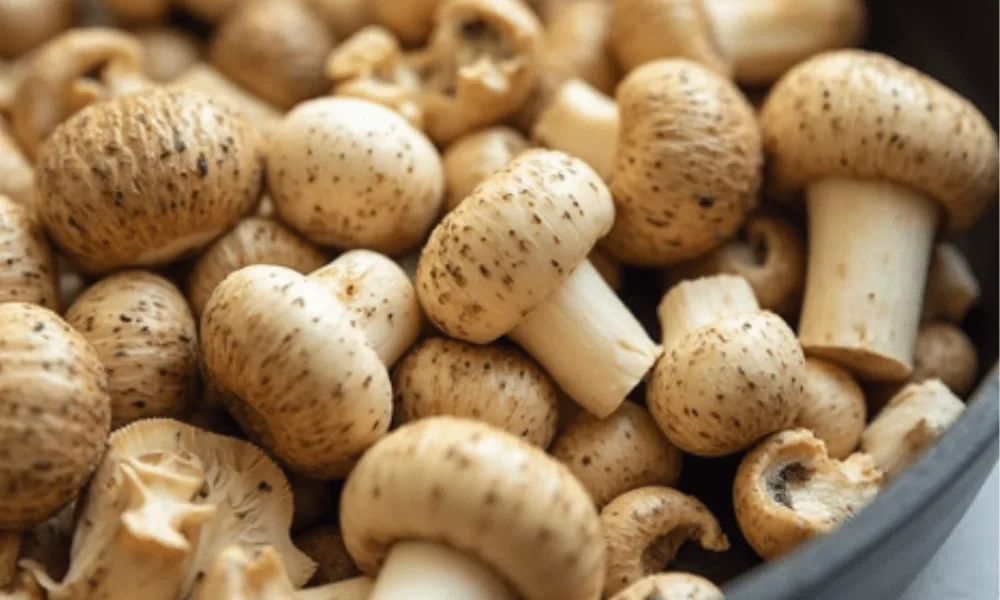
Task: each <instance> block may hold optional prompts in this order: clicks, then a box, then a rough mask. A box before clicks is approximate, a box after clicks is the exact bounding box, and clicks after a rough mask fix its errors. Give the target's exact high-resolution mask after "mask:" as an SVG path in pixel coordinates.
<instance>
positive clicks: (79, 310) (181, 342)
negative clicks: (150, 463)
mask: <svg viewBox="0 0 1000 600" xmlns="http://www.w3.org/2000/svg"><path fill="white" fill-rule="evenodd" d="M66 322H67V323H69V324H70V325H72V326H73V328H74V329H76V330H77V331H79V332H80V333H81V334H82V335H83V337H84V338H85V339H86V340H87V341H88V342H89V343H90V345H91V346H92V347H93V348H94V350H95V351H96V352H97V355H98V356H99V357H100V358H101V362H102V363H104V368H105V369H106V370H107V372H108V391H109V393H110V395H111V427H112V428H118V427H121V426H122V425H125V424H127V423H131V422H132V421H137V420H139V419H144V418H149V417H174V416H179V415H181V414H183V413H184V412H186V411H187V410H188V409H189V408H190V407H191V406H193V405H194V402H195V399H196V398H197V397H198V381H199V370H200V368H201V355H200V354H199V352H198V326H197V323H195V320H194V315H192V314H191V309H190V308H189V307H188V303H187V300H186V299H185V298H184V295H183V294H181V291H180V290H179V289H177V286H175V285H174V284H172V283H170V281H168V280H166V279H164V278H163V277H160V276H159V275H154V274H152V273H148V272H144V271H124V272H120V273H116V274H114V275H110V276H108V277H106V278H104V279H102V280H100V281H98V282H97V283H95V284H94V285H92V286H90V287H89V288H87V290H86V291H84V292H83V293H82V294H81V295H80V297H79V298H77V299H76V301H75V302H73V304H72V306H70V307H69V310H67V311H66Z"/></svg>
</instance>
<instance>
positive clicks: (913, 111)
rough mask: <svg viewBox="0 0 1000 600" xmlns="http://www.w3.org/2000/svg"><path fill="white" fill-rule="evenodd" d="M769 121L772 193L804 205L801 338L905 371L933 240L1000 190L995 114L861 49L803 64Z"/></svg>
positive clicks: (882, 375) (867, 369) (815, 351)
mask: <svg viewBox="0 0 1000 600" xmlns="http://www.w3.org/2000/svg"><path fill="white" fill-rule="evenodd" d="M761 123H762V128H763V131H764V147H765V151H766V152H767V154H768V157H769V160H768V165H769V167H770V174H771V180H772V183H773V184H774V187H775V191H776V193H778V194H779V195H789V196H790V195H792V194H793V193H794V192H797V191H799V190H801V189H804V190H805V196H806V203H807V206H808V212H809V261H808V268H807V277H806V290H805V298H804V301H803V306H802V314H801V317H800V319H799V328H798V331H799V339H800V340H801V342H802V346H803V348H804V349H805V351H806V352H807V353H809V354H810V355H813V356H817V357H821V358H825V359H827V360H830V361H831V362H836V363H838V364H840V365H841V366H843V367H845V368H847V369H848V370H850V371H852V372H853V373H854V374H855V375H856V376H858V377H861V378H864V379H871V380H886V381H892V380H901V379H905V378H906V377H907V376H908V375H909V374H910V372H911V370H912V368H913V349H914V347H915V342H916V337H917V331H918V329H919V323H920V313H921V300H922V298H923V293H924V284H925V281H926V278H927V269H928V263H929V262H930V257H931V250H932V247H933V242H934V238H935V236H936V234H937V232H938V230H939V229H941V228H943V229H945V230H946V231H949V232H958V231H963V230H965V229H967V228H968V227H970V226H971V225H972V224H973V223H975V222H976V221H977V220H978V219H979V217H980V216H981V215H982V214H983V212H984V211H985V210H986V208H987V207H989V206H990V204H991V202H992V199H993V198H994V196H995V195H996V191H997V162H998V159H997V135H996V133H995V132H994V131H993V127H992V125H991V124H990V123H989V121H987V120H986V118H985V117H984V116H983V115H982V114H981V113H980V112H979V111H978V110H977V109H976V108H975V107H974V106H973V105H972V103H970V102H969V101H968V100H965V99H964V98H962V97H960V96H959V95H958V94H956V93H955V92H953V91H951V90H949V89H948V88H946V87H945V86H944V85H942V84H940V83H938V82H937V81H934V80H933V79H931V78H930V77H928V76H926V75H923V74H922V73H919V72H917V71H915V70H913V69H911V68H909V67H906V66H904V65H902V64H901V63H899V62H897V61H895V60H893V59H892V58H889V57H887V56H884V55H880V54H876V53H871V52H864V51H860V50H857V51H854V50H850V51H849V50H842V51H836V52H829V53H826V54H822V55H820V56H817V57H815V58H813V59H810V60H808V61H806V62H804V63H801V64H800V65H798V66H796V67H794V68H793V69H792V70H791V71H789V72H788V73H787V74H786V75H785V76H784V77H783V78H782V79H781V80H780V81H779V82H778V83H777V84H776V85H775V86H774V88H772V90H771V92H770V94H769V96H768V98H767V101H766V102H765V104H764V107H763V109H762V111H761ZM845 232H849V235H845Z"/></svg>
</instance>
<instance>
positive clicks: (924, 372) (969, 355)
mask: <svg viewBox="0 0 1000 600" xmlns="http://www.w3.org/2000/svg"><path fill="white" fill-rule="evenodd" d="M978 367H979V360H978V358H977V356H976V347H975V346H973V345H972V340H970V339H969V336H967V335H965V333H964V332H963V331H962V330H961V329H959V328H958V327H955V326H954V325H951V324H949V323H930V324H927V325H924V326H923V327H921V328H920V332H919V333H918V334H917V346H916V350H914V352H913V372H912V373H911V374H910V381H911V382H913V383H917V382H921V381H926V380H928V379H940V380H941V382H942V383H944V384H945V385H946V386H948V387H949V388H950V389H951V390H952V391H953V392H955V394H957V395H959V396H962V395H964V394H965V393H967V392H968V391H969V388H971V387H972V384H973V383H975V381H976V371H977V370H978Z"/></svg>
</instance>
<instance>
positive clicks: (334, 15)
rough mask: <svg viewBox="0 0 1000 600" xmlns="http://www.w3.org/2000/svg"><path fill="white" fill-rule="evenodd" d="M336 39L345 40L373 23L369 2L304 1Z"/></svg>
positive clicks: (347, 0) (343, 0) (353, 0)
mask: <svg viewBox="0 0 1000 600" xmlns="http://www.w3.org/2000/svg"><path fill="white" fill-rule="evenodd" d="M306 2H307V3H308V4H309V7H310V8H312V9H313V11H314V12H315V13H316V15H317V16H319V17H320V18H321V19H323V22H324V23H326V26H327V28H328V29H329V30H330V31H332V32H333V35H334V37H335V38H336V39H339V40H346V39H347V38H349V37H351V36H352V35H354V34H355V33H357V32H358V31H360V30H361V29H362V28H363V27H366V26H368V25H371V24H372V23H374V22H375V15H374V14H373V11H372V6H371V5H372V3H371V1H370V0H306Z"/></svg>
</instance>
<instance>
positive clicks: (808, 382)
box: [795, 358, 868, 460]
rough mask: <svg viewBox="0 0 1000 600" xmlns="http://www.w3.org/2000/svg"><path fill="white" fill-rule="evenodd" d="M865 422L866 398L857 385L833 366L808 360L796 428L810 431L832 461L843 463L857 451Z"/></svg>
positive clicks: (819, 361) (866, 414)
mask: <svg viewBox="0 0 1000 600" xmlns="http://www.w3.org/2000/svg"><path fill="white" fill-rule="evenodd" d="M867 420H868V408H867V404H866V402H865V395H864V392H862V391H861V386H859V385H858V382H857V381H855V380H854V378H853V377H851V375H850V374H849V373H848V372H847V371H845V370H844V369H842V368H840V367H838V366H837V365H835V364H833V363H829V362H826V361H825V360H820V359H817V358H807V359H806V375H805V383H804V387H803V390H802V400H801V401H800V402H799V414H798V416H797V417H796V418H795V426H796V427H801V428H804V429H808V430H810V431H812V432H813V435H815V436H816V437H817V438H818V439H819V440H820V441H822V442H823V443H824V444H826V449H827V451H828V452H829V454H830V456H831V457H832V458H836V459H838V460H843V459H845V458H847V457H848V456H850V455H851V453H852V452H854V450H855V448H857V447H858V443H859V442H860V441H861V433H862V432H863V431H864V430H865V423H866V422H867Z"/></svg>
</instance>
